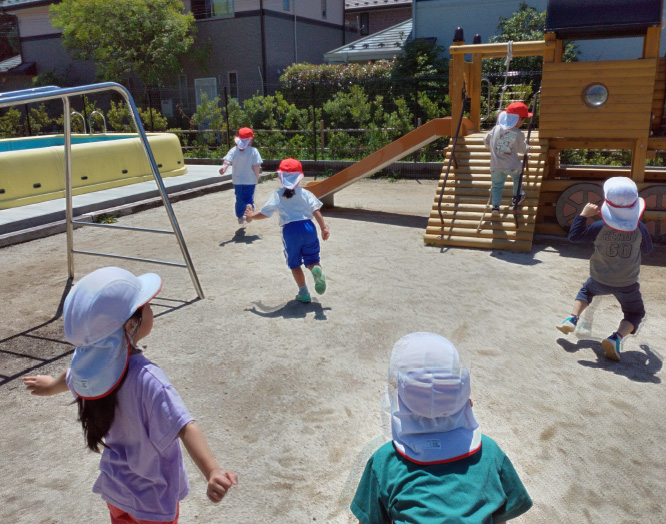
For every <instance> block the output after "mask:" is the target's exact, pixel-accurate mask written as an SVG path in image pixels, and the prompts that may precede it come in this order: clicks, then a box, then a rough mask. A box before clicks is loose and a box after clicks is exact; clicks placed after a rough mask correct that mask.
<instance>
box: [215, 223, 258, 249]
mask: <svg viewBox="0 0 666 524" xmlns="http://www.w3.org/2000/svg"><path fill="white" fill-rule="evenodd" d="M260 238H261V237H260V236H259V235H248V234H246V232H245V228H244V227H239V228H238V229H237V230H236V232H235V233H234V236H233V237H231V239H230V240H225V241H224V242H220V247H224V246H226V245H227V244H231V243H234V244H251V243H252V242H254V241H255V240H259V239H260Z"/></svg>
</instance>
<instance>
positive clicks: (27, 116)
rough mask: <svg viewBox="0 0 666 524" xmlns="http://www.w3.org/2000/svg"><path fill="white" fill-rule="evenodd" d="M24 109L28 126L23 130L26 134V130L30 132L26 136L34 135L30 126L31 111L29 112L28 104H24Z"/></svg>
mask: <svg viewBox="0 0 666 524" xmlns="http://www.w3.org/2000/svg"><path fill="white" fill-rule="evenodd" d="M23 110H24V111H25V125H26V128H25V129H24V130H23V134H24V135H25V132H26V131H27V132H28V134H27V135H26V136H32V129H31V128H30V113H28V104H25V105H24V106H23Z"/></svg>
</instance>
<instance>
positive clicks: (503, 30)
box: [483, 2, 578, 75]
mask: <svg viewBox="0 0 666 524" xmlns="http://www.w3.org/2000/svg"><path fill="white" fill-rule="evenodd" d="M545 28H546V11H538V10H537V9H536V8H534V7H530V6H528V5H527V4H526V3H525V2H522V3H521V4H520V7H519V8H518V11H516V12H515V13H513V15H512V16H511V17H510V18H504V17H502V16H501V17H500V21H499V24H498V26H497V34H496V35H495V36H492V37H491V38H490V42H522V41H527V40H543V38H544V31H545ZM577 55H578V47H577V46H576V45H574V44H572V43H571V42H568V43H566V44H565V46H564V55H563V57H562V60H563V61H564V62H575V61H577V60H578V58H577ZM542 64H543V58H542V57H540V56H521V57H516V58H513V59H512V60H511V64H510V69H511V70H512V71H528V72H538V73H540V72H541V67H542ZM505 71H506V66H505V65H504V59H503V58H497V59H490V60H484V61H483V73H484V75H493V74H502V75H503V74H504V72H505Z"/></svg>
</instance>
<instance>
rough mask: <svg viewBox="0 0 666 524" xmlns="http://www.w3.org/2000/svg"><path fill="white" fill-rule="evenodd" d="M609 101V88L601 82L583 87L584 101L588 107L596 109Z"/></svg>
mask: <svg viewBox="0 0 666 524" xmlns="http://www.w3.org/2000/svg"><path fill="white" fill-rule="evenodd" d="M607 101H608V88H607V87H606V86H605V85H603V84H599V83H594V84H590V85H588V86H587V87H586V88H585V89H583V102H585V105H586V106H587V107H591V108H592V109H596V108H598V107H601V106H602V105H604V104H605V103H606V102H607Z"/></svg>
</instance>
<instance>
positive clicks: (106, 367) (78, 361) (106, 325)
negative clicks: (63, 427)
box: [63, 267, 162, 400]
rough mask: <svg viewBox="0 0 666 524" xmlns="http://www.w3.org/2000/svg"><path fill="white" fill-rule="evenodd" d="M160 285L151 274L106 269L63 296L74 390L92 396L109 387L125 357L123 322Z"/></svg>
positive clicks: (122, 370) (127, 348)
mask: <svg viewBox="0 0 666 524" xmlns="http://www.w3.org/2000/svg"><path fill="white" fill-rule="evenodd" d="M161 288H162V279H161V278H160V277H159V276H158V275H156V274H155V273H146V274H145V275H141V276H139V277H136V276H134V275H133V274H132V273H130V272H129V271H126V270H124V269H121V268H118V267H105V268H101V269H98V270H96V271H93V272H92V273H90V274H88V275H86V276H85V277H83V278H82V279H81V280H80V281H79V282H77V284H76V285H75V286H74V287H73V288H72V290H71V291H70V293H69V294H68V295H67V298H66V299H65V304H64V307H63V320H64V324H65V338H66V339H67V340H68V341H69V342H70V343H72V344H74V345H75V346H76V349H75V350H74V356H73V357H72V364H71V370H70V379H71V384H72V388H73V389H74V392H75V393H76V394H77V395H78V396H79V397H81V398H83V399H87V400H93V399H96V398H101V397H104V396H106V395H108V394H109V393H111V391H113V390H114V389H115V388H116V387H117V386H118V384H119V383H120V380H121V379H122V377H123V375H124V373H125V369H126V368H127V364H128V361H129V351H130V341H129V340H128V337H127V335H126V333H125V328H124V326H125V323H126V322H127V320H129V318H130V317H131V316H132V315H133V314H134V313H135V312H136V311H137V310H138V309H140V308H141V307H143V306H144V305H145V304H147V303H148V302H150V301H151V300H152V299H153V298H154V297H155V296H156V295H157V294H158V293H159V292H160V289H161Z"/></svg>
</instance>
